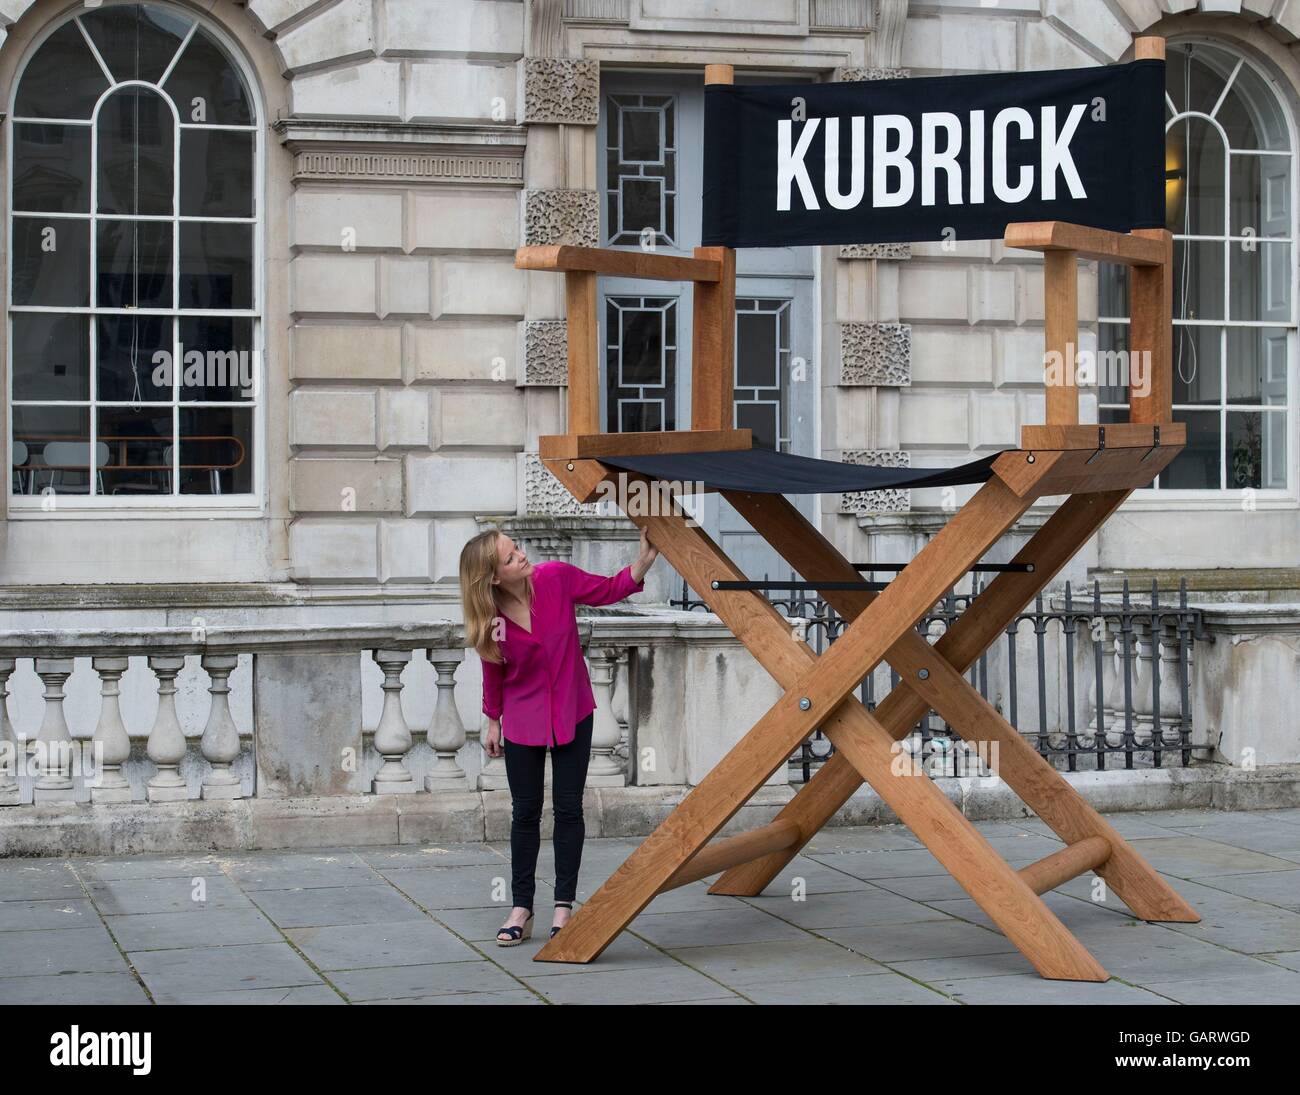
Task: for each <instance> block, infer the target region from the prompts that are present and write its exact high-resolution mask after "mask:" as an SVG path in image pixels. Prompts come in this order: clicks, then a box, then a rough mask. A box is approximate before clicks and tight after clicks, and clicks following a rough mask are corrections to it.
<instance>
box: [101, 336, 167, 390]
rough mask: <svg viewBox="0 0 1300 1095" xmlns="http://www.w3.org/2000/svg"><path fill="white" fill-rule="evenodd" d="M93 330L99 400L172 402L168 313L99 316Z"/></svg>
mask: <svg viewBox="0 0 1300 1095" xmlns="http://www.w3.org/2000/svg"><path fill="white" fill-rule="evenodd" d="M95 329H96V336H95V337H96V343H95V352H96V355H97V356H96V361H95V374H96V376H95V380H96V383H97V384H98V385H99V398H100V399H102V400H124V399H129V400H132V401H135V402H145V403H156V402H158V401H160V400H161V401H163V402H170V401H171V397H172V383H171V375H170V364H171V355H172V319H171V316H122V315H112V316H99V317H97V319H96V321H95ZM160 354H165V355H166V356H165V357H162V356H159V355H160ZM155 377H157V383H155Z"/></svg>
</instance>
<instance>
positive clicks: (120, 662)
mask: <svg viewBox="0 0 1300 1095" xmlns="http://www.w3.org/2000/svg"><path fill="white" fill-rule="evenodd" d="M90 664H91V666H92V668H93V669H94V670H95V672H96V673H98V674H99V721H98V722H97V723H96V724H95V736H94V738H93V739H92V740H91V748H92V749H93V751H94V754H95V763H96V765H97V767H98V769H99V770H98V772H97V773H96V776H95V778H94V779H93V780H90V781H88V782H89V783H90V801H91V802H92V803H100V802H130V801H131V785H130V784H129V783H128V782H127V781H126V777H125V776H124V775H122V764H123V763H124V762H125V761H126V760H128V759H129V758H130V756H131V738H130V735H129V734H127V732H126V727H125V726H124V725H123V723H122V707H121V703H120V700H119V697H120V696H121V691H122V690H121V681H122V674H123V673H125V672H126V670H127V666H128V665H130V661H129V659H127V658H126V657H123V656H119V655H115V654H114V655H103V656H101V657H96V658H91V659H90Z"/></svg>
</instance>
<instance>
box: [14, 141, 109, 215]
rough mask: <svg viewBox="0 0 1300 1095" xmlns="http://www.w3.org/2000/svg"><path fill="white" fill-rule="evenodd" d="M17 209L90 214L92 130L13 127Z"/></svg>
mask: <svg viewBox="0 0 1300 1095" xmlns="http://www.w3.org/2000/svg"><path fill="white" fill-rule="evenodd" d="M14 208H15V209H20V210H29V211H39V212H42V213H89V212H90V126H88V125H15V126H14Z"/></svg>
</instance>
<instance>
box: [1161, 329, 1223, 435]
mask: <svg viewBox="0 0 1300 1095" xmlns="http://www.w3.org/2000/svg"><path fill="white" fill-rule="evenodd" d="M1173 358H1174V403H1175V404H1183V403H1193V404H1206V405H1213V406H1216V407H1217V406H1218V405H1219V399H1220V395H1221V393H1222V390H1223V385H1222V369H1221V367H1220V365H1221V362H1222V359H1223V328H1222V327H1202V326H1199V325H1197V326H1188V325H1185V324H1181V323H1178V324H1175V325H1174V350H1173ZM1229 361H1231V359H1229ZM1175 417H1177V416H1175Z"/></svg>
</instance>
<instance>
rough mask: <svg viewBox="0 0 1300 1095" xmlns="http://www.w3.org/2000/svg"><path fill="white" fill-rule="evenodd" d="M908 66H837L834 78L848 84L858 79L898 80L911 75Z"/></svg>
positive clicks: (838, 81)
mask: <svg viewBox="0 0 1300 1095" xmlns="http://www.w3.org/2000/svg"><path fill="white" fill-rule="evenodd" d="M911 75H912V70H911V69H910V68H853V67H845V68H837V69H836V70H835V73H834V78H835V81H836V82H837V83H841V84H848V83H854V82H856V81H858V80H900V79H903V78H905V77H908V76H911Z"/></svg>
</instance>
